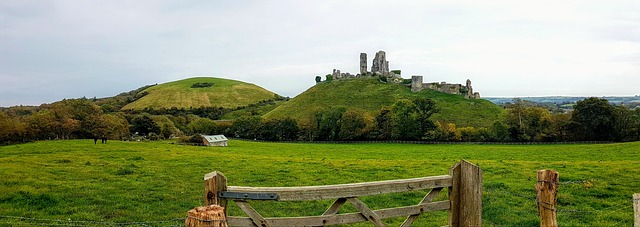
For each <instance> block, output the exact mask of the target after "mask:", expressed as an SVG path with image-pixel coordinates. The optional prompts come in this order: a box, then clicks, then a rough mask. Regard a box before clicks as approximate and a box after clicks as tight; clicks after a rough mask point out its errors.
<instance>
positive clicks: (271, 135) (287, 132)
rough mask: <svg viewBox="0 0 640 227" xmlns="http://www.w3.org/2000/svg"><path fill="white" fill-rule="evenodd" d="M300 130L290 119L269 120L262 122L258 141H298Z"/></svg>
mask: <svg viewBox="0 0 640 227" xmlns="http://www.w3.org/2000/svg"><path fill="white" fill-rule="evenodd" d="M299 132H300V128H299V127H298V123H297V122H296V121H295V120H294V119H291V118H284V119H271V120H267V121H264V122H262V125H261V126H260V135H259V139H262V140H271V141H291V140H296V139H298V135H299V134H298V133H299Z"/></svg>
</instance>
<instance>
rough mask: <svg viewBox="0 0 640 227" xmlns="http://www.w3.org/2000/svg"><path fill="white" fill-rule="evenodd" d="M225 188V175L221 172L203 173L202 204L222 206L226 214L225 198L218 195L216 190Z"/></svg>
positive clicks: (224, 189)
mask: <svg viewBox="0 0 640 227" xmlns="http://www.w3.org/2000/svg"><path fill="white" fill-rule="evenodd" d="M226 190H227V177H225V176H224V174H222V173H221V172H218V171H214V172H211V173H208V174H206V175H204V205H205V206H208V205H218V206H221V207H223V208H224V215H225V216H227V200H226V199H224V198H219V197H218V192H221V191H226Z"/></svg>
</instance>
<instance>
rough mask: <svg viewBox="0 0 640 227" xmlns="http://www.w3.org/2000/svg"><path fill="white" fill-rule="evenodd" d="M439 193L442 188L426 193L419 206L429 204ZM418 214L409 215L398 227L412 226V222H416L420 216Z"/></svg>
mask: <svg viewBox="0 0 640 227" xmlns="http://www.w3.org/2000/svg"><path fill="white" fill-rule="evenodd" d="M440 191H442V188H434V189H431V191H430V192H429V193H427V195H425V196H424V198H422V201H420V203H419V204H426V203H429V202H431V200H433V199H435V198H436V196H437V195H438V194H439V193H440ZM420 214H421V213H420ZM420 214H413V215H409V216H408V217H407V219H405V220H404V222H402V224H401V225H400V226H401V227H409V226H411V224H413V222H414V221H416V219H418V216H420Z"/></svg>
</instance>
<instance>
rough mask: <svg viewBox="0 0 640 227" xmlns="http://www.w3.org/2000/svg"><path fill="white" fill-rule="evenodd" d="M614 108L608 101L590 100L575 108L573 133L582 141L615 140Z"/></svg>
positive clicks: (577, 104)
mask: <svg viewBox="0 0 640 227" xmlns="http://www.w3.org/2000/svg"><path fill="white" fill-rule="evenodd" d="M614 114H615V113H614V108H613V106H611V105H610V104H609V101H607V100H606V99H600V98H595V97H592V98H588V99H585V100H582V101H578V102H577V103H576V105H575V106H574V107H573V113H572V114H571V120H572V121H573V122H574V123H575V125H574V128H573V131H574V134H575V135H576V136H577V138H578V139H580V140H593V141H606V140H612V139H614V135H615V131H614V123H615V116H614Z"/></svg>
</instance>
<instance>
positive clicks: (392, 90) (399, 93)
mask: <svg viewBox="0 0 640 227" xmlns="http://www.w3.org/2000/svg"><path fill="white" fill-rule="evenodd" d="M414 97H426V98H431V99H433V100H434V101H435V102H436V104H437V106H438V108H439V109H440V112H439V113H437V114H435V115H434V116H433V119H435V120H440V121H444V122H448V123H455V124H456V125H457V126H458V127H462V126H473V127H488V126H489V125H491V124H492V123H493V122H494V121H495V120H497V119H499V118H500V117H502V115H503V112H504V111H503V109H502V108H500V107H499V106H497V105H495V104H493V103H491V102H489V101H487V100H483V99H480V100H477V99H465V98H464V97H463V96H460V95H450V94H445V93H441V92H436V91H433V90H423V91H421V92H418V93H413V92H411V90H410V89H409V88H408V87H405V86H403V85H400V84H391V83H382V82H380V81H378V79H376V78H366V79H351V80H344V81H331V82H324V83H320V84H317V85H315V86H313V87H311V88H309V89H308V90H307V91H305V92H303V93H302V94H300V95H298V96H296V97H295V98H293V99H291V100H290V101H289V102H286V103H284V104H282V105H280V106H279V107H277V108H276V109H274V110H273V111H271V112H269V113H267V114H266V115H265V117H266V118H282V117H292V118H295V119H297V120H298V121H299V122H309V121H310V120H311V119H312V117H313V116H314V114H315V113H316V112H319V111H322V110H325V109H328V108H330V107H345V108H347V109H348V110H355V111H359V112H363V113H366V114H367V115H369V116H371V117H373V116H375V115H376V113H377V112H378V111H379V110H380V109H381V108H382V107H384V106H391V105H393V104H394V103H395V102H396V101H398V100H400V99H412V98H414Z"/></svg>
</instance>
